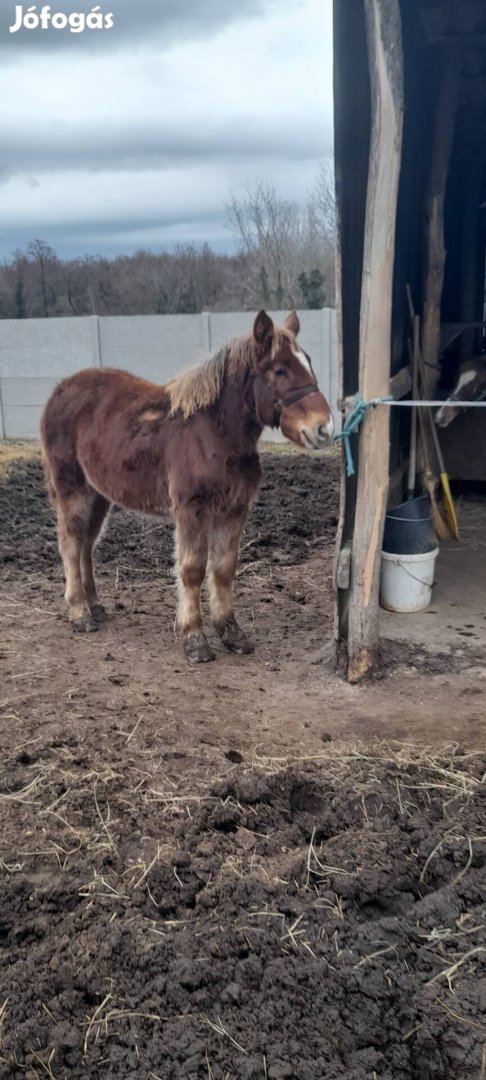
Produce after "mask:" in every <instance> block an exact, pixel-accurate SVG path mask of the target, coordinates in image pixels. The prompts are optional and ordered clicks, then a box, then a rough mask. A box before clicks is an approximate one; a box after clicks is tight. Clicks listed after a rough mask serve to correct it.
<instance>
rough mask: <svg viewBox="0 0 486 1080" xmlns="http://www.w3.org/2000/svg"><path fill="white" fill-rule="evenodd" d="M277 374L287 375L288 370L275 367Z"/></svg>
mask: <svg viewBox="0 0 486 1080" xmlns="http://www.w3.org/2000/svg"><path fill="white" fill-rule="evenodd" d="M275 374H276V375H286V374H287V372H286V370H285V368H283V367H278V368H276V369H275Z"/></svg>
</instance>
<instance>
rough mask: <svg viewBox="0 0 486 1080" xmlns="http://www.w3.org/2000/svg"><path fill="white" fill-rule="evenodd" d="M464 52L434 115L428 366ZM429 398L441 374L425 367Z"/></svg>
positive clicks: (445, 73) (433, 351) (454, 62)
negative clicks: (446, 194) (445, 203)
mask: <svg viewBox="0 0 486 1080" xmlns="http://www.w3.org/2000/svg"><path fill="white" fill-rule="evenodd" d="M461 69H462V50H461V48H460V46H459V43H458V42H455V48H454V49H453V50H452V51H451V52H450V53H449V54H448V55H447V53H444V62H443V65H442V68H441V73H440V85H439V91H438V98H437V107H436V112H435V130H434V133H433V142H432V159H431V164H430V176H429V187H428V192H427V203H426V237H425V272H424V311H423V321H422V357H423V360H424V362H425V364H426V365H429V364H437V360H438V357H439V350H440V313H441V300H442V288H443V284H444V267H445V260H446V250H445V247H444V201H445V193H446V184H447V174H448V171H449V162H450V156H451V151H452V143H453V140H454V131H455V126H456V116H457V105H458V97H459V82H460V75H461ZM425 370H426V380H427V381H426V386H425V394H426V397H433V394H434V390H435V388H436V385H437V381H438V372H437V371H436V370H435V369H434V368H433V367H428V366H426V369H425Z"/></svg>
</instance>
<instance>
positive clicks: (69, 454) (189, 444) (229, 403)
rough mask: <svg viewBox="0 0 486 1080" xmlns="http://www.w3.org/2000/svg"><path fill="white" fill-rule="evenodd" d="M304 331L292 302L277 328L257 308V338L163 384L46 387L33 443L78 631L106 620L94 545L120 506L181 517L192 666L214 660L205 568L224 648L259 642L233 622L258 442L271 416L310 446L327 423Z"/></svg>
mask: <svg viewBox="0 0 486 1080" xmlns="http://www.w3.org/2000/svg"><path fill="white" fill-rule="evenodd" d="M299 329H300V327H299V320H298V317H297V314H296V313H295V312H292V314H291V315H289V317H288V319H287V321H286V323H285V326H283V327H276V326H274V324H273V322H272V320H271V318H270V317H269V316H268V315H267V314H266V312H264V311H261V312H260V314H259V315H258V316H257V318H256V319H255V323H254V326H253V332H252V333H251V334H249V335H248V336H247V337H244V338H238V339H236V340H235V341H232V342H231V343H230V344H229V345H227V346H225V347H224V348H223V349H221V350H220V351H219V352H218V353H216V355H215V356H214V357H213V358H212V359H211V360H209V361H207V362H206V363H205V364H203V365H202V366H201V367H199V368H197V369H196V370H194V371H192V372H186V373H184V374H183V375H180V376H179V377H178V378H176V379H174V380H173V381H172V382H170V383H167V385H165V386H157V385H155V384H153V383H150V382H146V381H145V380H143V379H138V378H136V377H135V376H133V375H130V374H128V373H127V372H124V371H117V370H114V369H110V368H104V369H103V368H101V369H100V368H98V369H89V370H86V371H80V372H78V374H76V375H73V376H71V377H70V378H67V379H65V380H64V381H63V382H61V383H60V384H59V386H58V387H57V388H56V389H55V390H54V392H53V394H52V395H51V397H50V398H49V401H48V402H47V405H46V407H45V410H44V413H43V416H42V420H41V440H42V450H43V459H44V465H45V472H46V477H47V484H48V488H49V493H50V496H51V499H52V501H53V504H54V506H55V509H56V513H57V521H58V535H59V548H60V552H61V555H62V559H63V563H64V572H65V579H66V593H65V596H66V602H67V606H68V611H69V618H70V620H71V623H72V625H73V627H74V629H76V630H96V629H97V627H98V624H99V623H100V622H101V621H102V619H103V618H104V615H105V612H104V608H103V606H102V604H100V602H99V600H98V595H97V592H96V585H95V580H94V575H93V549H94V547H95V544H96V542H97V540H98V539H99V537H100V534H101V530H102V527H103V524H104V522H105V520H106V517H107V514H108V511H109V509H110V505H111V504H112V503H116V504H118V505H120V506H123V507H126V508H127V509H129V510H136V511H140V512H142V513H145V514H151V515H156V516H161V517H170V518H172V520H174V521H175V525H176V551H177V575H178V587H179V607H178V627H179V631H180V634H181V635H182V639H183V642H184V649H185V653H186V656H187V659H188V660H189V662H190V663H191V664H195V663H200V662H203V661H206V660H212V659H213V658H214V653H213V652H212V650H211V648H210V646H209V644H208V642H207V640H206V637H205V635H204V633H203V628H202V618H201V607H200V592H201V586H202V583H203V580H204V578H205V576H206V572H207V574H208V581H209V597H210V608H211V617H212V620H213V623H214V625H215V627H216V630H217V632H218V634H219V636H220V638H221V640H222V641H223V643H224V644H225V645H226V646H227V648H228V649H230V650H231V651H232V652H236V653H250V652H253V645H252V644H251V642H250V641H249V639H248V637H247V635H246V634H245V632H244V631H243V630H242V629H241V628H240V627H239V626H238V623H237V622H236V619H235V615H234V611H233V579H234V576H235V571H236V564H237V559H238V546H239V540H240V536H241V531H242V529H243V525H244V523H245V520H246V517H247V514H248V510H249V507H250V505H251V502H252V500H253V499H254V497H255V495H256V492H257V489H258V485H259V481H260V472H261V470H260V463H259V459H258V453H257V442H258V438H259V436H260V435H261V433H262V430H263V428H264V427H265V426H271V427H277V426H280V427H281V430H282V432H283V434H284V435H285V436H286V437H287V438H288V439H290V440H291V441H292V442H294V443H296V444H297V445H299V446H305V447H307V448H313V449H316V450H317V449H319V448H320V447H322V446H323V445H324V444H325V443H326V442H327V441H328V440H329V439H330V438H332V435H333V431H334V424H333V420H332V415H331V410H330V408H329V405H328V403H327V401H326V400H325V398H324V397H323V395H322V394H321V392H320V390H319V388H318V385H317V380H316V378H315V375H314V372H313V370H312V364H311V361H310V359H309V357H308V356H307V354H306V353H304V352H303V351H302V349H301V348H300V346H299V344H298V342H297V335H298V333H299Z"/></svg>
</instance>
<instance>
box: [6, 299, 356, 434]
mask: <svg viewBox="0 0 486 1080" xmlns="http://www.w3.org/2000/svg"><path fill="white" fill-rule="evenodd" d="M255 314H256V313H255V312H248V311H240V312H221V313H220V312H217V313H213V312H211V313H209V312H202V313H201V314H200V315H137V316H131V315H130V316H110V317H102V318H101V317H100V318H99V317H98V316H86V317H81V318H63V319H25V320H24V319H18V320H17V319H5V320H1V321H0V437H2V438H8V439H35V438H37V437H38V433H39V420H40V416H41V412H42V409H43V407H44V404H45V402H46V401H47V398H48V397H49V394H50V393H51V392H52V390H53V388H54V386H55V385H56V383H57V382H59V381H60V379H63V378H65V377H66V376H67V375H71V374H73V373H74V372H75V371H79V370H80V369H81V368H85V367H118V368H122V369H123V370H125V371H132V372H133V373H134V374H136V375H141V376H142V377H143V378H146V379H151V380H152V381H153V382H157V383H164V382H167V380H168V379H170V378H173V377H174V376H175V375H177V374H178V373H179V372H180V371H183V370H184V369H186V368H188V367H193V366H194V365H195V364H198V363H200V362H201V361H202V360H204V359H205V358H207V357H208V356H209V355H210V354H211V353H212V352H214V351H215V350H216V349H218V348H220V347H221V346H222V345H224V344H225V343H226V342H228V341H230V340H231V339H232V338H234V337H238V336H239V335H241V334H245V333H247V332H248V331H249V330H250V329H251V327H252V324H253V320H254V318H255ZM271 314H272V317H273V318H274V319H275V321H276V322H280V323H282V322H283V321H284V320H285V318H286V315H287V312H272V313H271ZM299 318H300V321H301V333H300V340H301V343H302V345H303V347H304V348H305V350H306V352H308V353H309V355H310V356H311V357H312V362H313V365H314V370H315V372H316V375H317V378H318V380H319V383H320V386H321V388H322V390H323V393H324V394H325V395H326V397H327V398H328V400H329V401H330V403H331V405H332V407H333V410H334V415H335V419H336V421H337V423H339V415H338V413H337V410H336V387H337V349H336V318H335V312H334V311H330V310H323V311H302V312H299ZM265 437H268V438H272V439H275V440H277V441H279V439H280V438H281V436H280V435H279V433H278V432H273V433H270V432H265Z"/></svg>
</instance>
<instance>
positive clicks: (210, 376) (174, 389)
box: [165, 327, 294, 420]
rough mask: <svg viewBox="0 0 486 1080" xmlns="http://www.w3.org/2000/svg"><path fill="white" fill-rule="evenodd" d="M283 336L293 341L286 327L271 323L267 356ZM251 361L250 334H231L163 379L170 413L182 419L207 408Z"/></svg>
mask: <svg viewBox="0 0 486 1080" xmlns="http://www.w3.org/2000/svg"><path fill="white" fill-rule="evenodd" d="M283 338H287V339H288V340H290V341H291V342H294V338H293V336H292V334H291V333H290V331H288V330H286V329H285V328H283V327H278V328H277V327H274V331H273V334H272V348H271V358H272V359H273V358H274V357H275V356H276V354H277V352H278V351H279V349H280V347H281V345H282V340H283ZM253 365H254V354H253V341H252V336H251V334H249V335H247V336H246V337H240V338H234V339H233V341H230V343H229V345H224V346H223V348H222V349H218V351H217V352H216V353H214V355H213V356H211V357H210V359H209V360H205V361H204V363H202V364H200V365H199V367H197V368H192V369H191V370H189V371H183V372H182V373H181V374H180V375H177V376H176V378H175V379H171V381H170V382H169V383H167V385H166V387H165V389H166V391H167V393H168V395H169V400H170V413H171V416H173V415H174V414H175V413H178V412H180V413H182V415H183V417H184V419H185V420H186V419H187V417H188V416H193V414H194V413H196V412H198V411H199V409H207V408H208V406H209V405H214V403H215V402H216V401H218V399H219V397H220V395H221V391H222V389H223V385H224V382H225V380H226V379H227V378H231V377H232V376H235V375H236V374H238V373H239V372H245V371H250V370H251V368H252V367H253Z"/></svg>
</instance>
